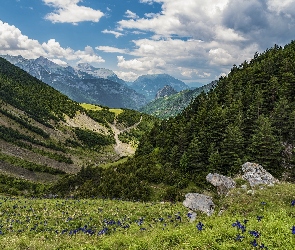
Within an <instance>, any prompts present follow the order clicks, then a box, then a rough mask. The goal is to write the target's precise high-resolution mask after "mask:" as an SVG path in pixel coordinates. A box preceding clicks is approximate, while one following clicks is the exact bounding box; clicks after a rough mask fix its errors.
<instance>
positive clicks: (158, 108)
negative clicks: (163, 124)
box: [139, 81, 216, 119]
mask: <svg viewBox="0 0 295 250" xmlns="http://www.w3.org/2000/svg"><path fill="white" fill-rule="evenodd" d="M215 83H216V81H213V82H211V83H209V84H207V85H204V86H202V87H200V88H196V89H190V90H189V89H187V90H183V91H181V92H178V93H176V94H173V95H170V96H166V97H162V98H158V99H155V100H153V101H151V102H150V103H148V104H146V105H145V106H143V107H142V108H140V110H139V111H140V112H143V113H146V114H150V115H153V116H155V117H158V118H160V119H167V118H170V117H174V116H176V115H177V114H179V113H181V112H182V111H183V110H184V109H185V108H186V107H188V106H189V104H190V103H191V101H192V100H193V99H195V98H196V97H197V96H198V95H199V94H201V93H202V92H205V93H206V92H208V91H209V90H210V89H211V88H213V86H214V84H215Z"/></svg>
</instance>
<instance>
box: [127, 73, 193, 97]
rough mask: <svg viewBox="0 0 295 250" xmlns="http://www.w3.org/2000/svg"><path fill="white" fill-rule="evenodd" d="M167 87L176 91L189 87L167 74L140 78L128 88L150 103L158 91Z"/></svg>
mask: <svg viewBox="0 0 295 250" xmlns="http://www.w3.org/2000/svg"><path fill="white" fill-rule="evenodd" d="M167 85H169V86H171V87H172V88H173V89H175V90H176V91H182V90H184V89H189V86H187V85H186V84H185V83H184V82H182V81H180V80H178V79H175V78H174V77H172V76H170V75H167V74H157V75H143V76H140V77H138V78H137V79H136V80H135V81H134V82H133V83H132V85H131V86H130V87H131V88H132V89H134V90H135V91H137V92H138V93H141V94H143V95H144V96H145V97H146V98H147V100H148V101H152V100H153V99H154V98H155V96H156V94H157V92H158V91H159V89H162V88H164V87H165V86H167Z"/></svg>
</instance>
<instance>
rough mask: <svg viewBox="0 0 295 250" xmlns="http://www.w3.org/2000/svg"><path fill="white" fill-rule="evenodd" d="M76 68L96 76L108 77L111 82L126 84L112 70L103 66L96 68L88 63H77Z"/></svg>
mask: <svg viewBox="0 0 295 250" xmlns="http://www.w3.org/2000/svg"><path fill="white" fill-rule="evenodd" d="M76 69H77V70H80V71H83V72H86V73H88V74H89V75H92V76H94V77H96V78H103V79H108V80H111V81H113V82H117V83H120V84H123V85H127V84H126V82H125V81H124V80H122V79H120V78H119V77H118V76H117V75H116V74H115V73H114V72H113V71H112V70H110V69H105V68H96V67H93V66H92V65H90V64H89V63H79V64H78V65H77V67H76Z"/></svg>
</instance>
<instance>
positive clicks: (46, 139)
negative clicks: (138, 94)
mask: <svg viewBox="0 0 295 250" xmlns="http://www.w3.org/2000/svg"><path fill="white" fill-rule="evenodd" d="M88 106H90V105H88ZM88 106H87V105H80V104H79V103H77V102H74V101H72V100H70V99H69V98H68V97H67V96H65V95H63V94H61V93H59V92H58V91H56V90H55V89H53V88H52V87H50V86H48V85H47V84H45V83H43V82H41V81H39V80H38V79H36V78H34V77H32V76H31V75H29V74H28V73H26V72H25V71H23V70H21V69H19V68H17V67H16V66H14V65H12V64H10V63H9V62H7V61H6V60H4V59H2V58H0V179H1V189H0V192H1V193H10V194H26V193H27V194H28V193H34V194H37V193H39V194H41V193H42V192H45V190H46V189H47V188H48V187H49V185H48V184H49V183H52V182H53V183H54V182H56V181H58V180H59V179H60V178H61V177H62V176H66V175H67V174H75V173H77V172H79V171H80V170H81V168H82V167H83V166H84V167H85V166H89V165H91V166H99V165H105V164H109V163H111V162H114V161H117V160H119V159H121V158H122V157H125V156H132V155H133V154H134V151H135V149H136V147H137V145H138V141H139V139H140V138H141V137H142V135H143V134H144V133H145V132H147V131H149V130H150V129H151V127H152V126H153V123H154V122H155V121H156V118H153V117H151V116H149V115H141V114H140V113H139V112H137V111H133V110H126V109H122V110H113V109H109V108H107V107H101V106H95V107H96V108H93V107H94V106H93V105H92V109H90V108H87V107H88ZM133 130H134V131H136V133H135V136H133V134H134V133H132V131H133ZM120 134H122V135H125V137H127V138H129V137H130V139H129V140H127V139H125V140H123V139H122V141H121V140H120V138H119V137H120ZM122 135H121V136H122ZM117 137H118V138H117Z"/></svg>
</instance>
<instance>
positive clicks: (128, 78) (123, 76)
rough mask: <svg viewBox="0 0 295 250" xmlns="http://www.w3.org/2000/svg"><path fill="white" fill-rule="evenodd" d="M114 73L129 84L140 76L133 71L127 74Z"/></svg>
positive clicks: (123, 72) (122, 72)
mask: <svg viewBox="0 0 295 250" xmlns="http://www.w3.org/2000/svg"><path fill="white" fill-rule="evenodd" d="M114 72H115V74H116V75H117V76H118V77H119V78H121V79H124V80H125V81H127V82H133V81H135V80H136V79H137V78H138V77H139V76H140V75H139V74H136V73H135V72H133V71H127V72H125V71H114Z"/></svg>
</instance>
